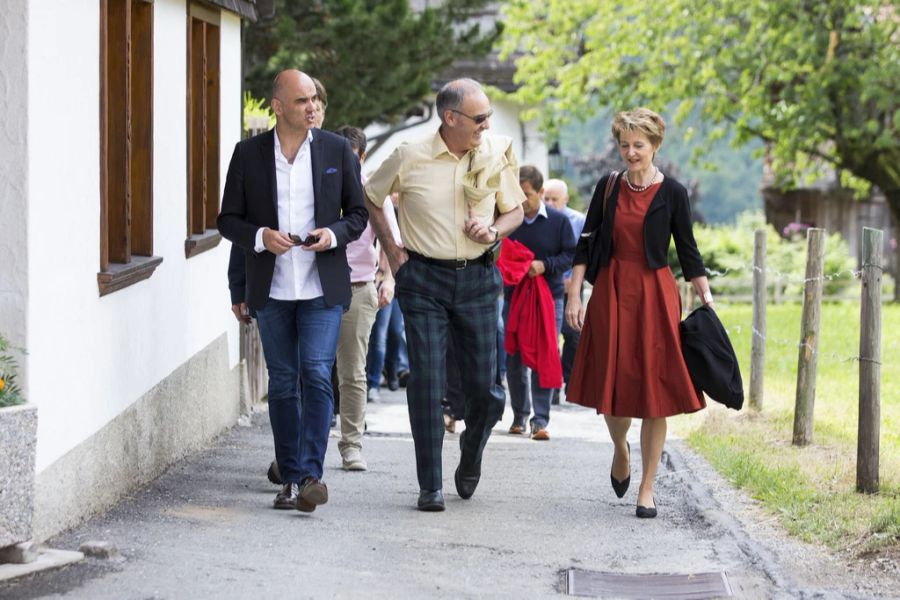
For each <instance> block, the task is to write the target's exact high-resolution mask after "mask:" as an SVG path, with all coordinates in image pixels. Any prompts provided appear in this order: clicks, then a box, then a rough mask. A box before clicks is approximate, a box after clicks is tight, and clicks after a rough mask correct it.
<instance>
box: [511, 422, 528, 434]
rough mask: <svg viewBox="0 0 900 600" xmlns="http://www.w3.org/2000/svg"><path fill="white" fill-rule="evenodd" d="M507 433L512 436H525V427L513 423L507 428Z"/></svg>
mask: <svg viewBox="0 0 900 600" xmlns="http://www.w3.org/2000/svg"><path fill="white" fill-rule="evenodd" d="M509 433H510V434H512V435H525V426H524V425H517V424H516V423H513V424H512V425H511V426H510V428H509Z"/></svg>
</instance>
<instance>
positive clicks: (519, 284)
mask: <svg viewBox="0 0 900 600" xmlns="http://www.w3.org/2000/svg"><path fill="white" fill-rule="evenodd" d="M533 260H534V252H532V251H531V250H529V249H528V248H527V247H526V246H525V245H524V244H522V243H521V242H517V241H515V240H510V239H508V238H507V239H504V240H503V244H502V245H501V246H500V259H499V260H498V261H497V268H498V269H500V275H501V276H502V277H503V285H507V286H511V285H514V286H516V287H515V289H513V293H512V299H511V300H510V304H509V316H508V317H507V319H506V338H505V339H504V341H503V347H504V349H505V350H506V351H507V352H508V353H510V354H515V353H516V352H518V353H519V355H520V356H521V357H522V364H524V365H525V366H526V367H528V368H530V369H532V370H534V371H537V374H538V380H539V381H540V385H541V387H542V388H545V389H550V388H560V387H562V383H563V377H562V364H561V363H560V361H559V335H558V334H557V332H556V312H555V308H554V302H553V295H552V294H551V293H550V286H548V285H547V281H546V280H545V279H544V277H543V276H539V277H528V269H529V268H530V267H531V262H532V261H533Z"/></svg>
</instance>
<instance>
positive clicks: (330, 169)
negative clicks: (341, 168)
mask: <svg viewBox="0 0 900 600" xmlns="http://www.w3.org/2000/svg"><path fill="white" fill-rule="evenodd" d="M332 173H337V169H335V168H334V167H328V168H327V169H325V174H326V175H331V174H332Z"/></svg>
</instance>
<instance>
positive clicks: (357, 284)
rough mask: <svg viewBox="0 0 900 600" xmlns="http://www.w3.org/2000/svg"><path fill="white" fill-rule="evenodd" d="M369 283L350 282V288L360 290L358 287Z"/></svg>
mask: <svg viewBox="0 0 900 600" xmlns="http://www.w3.org/2000/svg"><path fill="white" fill-rule="evenodd" d="M370 283H372V282H371V281H351V282H350V287H354V288H360V287H363V286H366V285H369V284H370Z"/></svg>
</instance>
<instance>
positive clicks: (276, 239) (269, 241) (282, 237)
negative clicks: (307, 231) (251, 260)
mask: <svg viewBox="0 0 900 600" xmlns="http://www.w3.org/2000/svg"><path fill="white" fill-rule="evenodd" d="M262 238H263V245H264V246H265V247H266V250H268V251H269V252H271V253H272V254H275V255H281V254H284V253H285V252H287V251H288V250H290V249H291V248H293V247H294V242H293V241H292V240H291V238H290V236H288V234H286V233H282V232H280V231H275V230H274V229H269V228H268V227H266V228H265V229H263V235H262Z"/></svg>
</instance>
